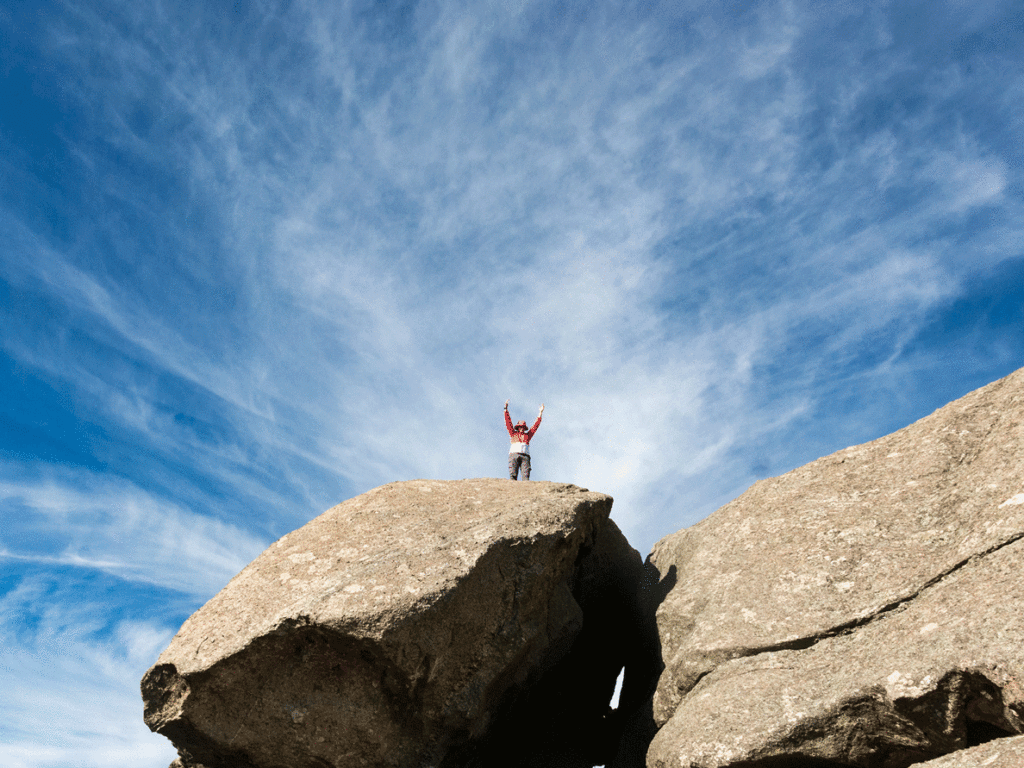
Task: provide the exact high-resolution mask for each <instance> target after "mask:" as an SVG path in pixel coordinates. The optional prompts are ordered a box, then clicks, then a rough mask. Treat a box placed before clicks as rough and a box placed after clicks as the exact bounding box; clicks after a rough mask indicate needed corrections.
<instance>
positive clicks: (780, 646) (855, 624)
mask: <svg viewBox="0 0 1024 768" xmlns="http://www.w3.org/2000/svg"><path fill="white" fill-rule="evenodd" d="M1021 539H1024V532H1021V533H1019V534H1017V535H1015V536H1011V537H1010V538H1008V539H1006V540H1005V541H1002V542H1000V543H999V544H996V545H994V546H991V547H989V548H988V549H986V550H984V551H983V552H976V553H975V554H973V555H971V556H970V557H966V558H964V559H963V560H961V561H959V562H957V563H956V564H954V565H953V566H951V567H950V568H948V569H946V570H945V571H943V572H942V573H940V574H938V575H937V576H935V577H933V578H931V579H929V580H928V581H926V582H925V583H924V584H923V585H922V586H921V588H920V589H918V590H917V591H915V592H913V593H912V594H910V595H907V596H905V597H901V598H900V599H898V600H894V601H893V602H891V603H889V604H887V605H884V606H882V607H881V608H879V609H878V610H877V611H875V612H874V613H872V614H871V615H869V616H863V617H861V618H859V619H854V620H853V621H848V622H846V623H844V624H839V625H837V626H835V627H833V628H831V629H828V630H826V631H824V632H820V633H817V634H814V635H811V636H809V637H801V638H799V639H797V640H788V641H786V642H783V643H774V644H772V645H765V646H759V647H757V648H744V649H742V650H739V651H736V652H733V653H729V652H727V653H726V654H725V656H726V658H727V659H743V658H750V657H752V656H758V655H760V654H762V653H775V652H777V651H804V650H807V649H808V648H813V647H814V646H815V645H817V644H818V643H820V642H822V641H823V640H828V639H830V638H833V637H841V636H843V635H848V634H850V633H851V632H853V631H855V630H857V629H860V628H861V627H864V626H867V625H869V624H871V623H873V622H875V621H879V620H881V619H883V618H885V617H886V616H887V615H889V614H891V613H892V612H893V611H896V610H898V609H899V608H901V607H903V606H904V605H906V604H907V603H910V602H911V601H913V600H915V599H916V598H918V597H920V596H921V595H923V594H924V593H925V592H927V591H928V590H929V589H931V588H932V587H935V586H937V585H938V584H940V583H941V582H942V581H943V580H944V579H946V578H948V577H950V576H952V575H953V574H954V573H956V572H957V571H959V570H960V569H962V568H964V567H966V566H967V565H969V564H970V563H973V562H977V561H978V560H981V559H983V558H985V557H987V556H989V555H991V554H993V553H995V552H998V551H999V550H1001V549H1004V548H1006V547H1008V546H1010V545H1012V544H1015V543H1017V542H1018V541H1020V540H1021ZM711 671H713V670H709V671H708V672H704V673H703V674H701V675H700V676H699V677H697V679H696V680H695V681H694V686H693V687H696V684H697V682H699V681H700V680H701V679H703V678H704V677H705V676H706V675H708V674H710V672H711ZM691 690H692V689H691Z"/></svg>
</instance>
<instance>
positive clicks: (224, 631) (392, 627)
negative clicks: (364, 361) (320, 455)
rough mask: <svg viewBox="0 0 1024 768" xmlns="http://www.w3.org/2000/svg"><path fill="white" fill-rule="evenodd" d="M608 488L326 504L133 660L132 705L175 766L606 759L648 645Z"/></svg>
mask: <svg viewBox="0 0 1024 768" xmlns="http://www.w3.org/2000/svg"><path fill="white" fill-rule="evenodd" d="M610 508H611V498H610V497H608V496H604V495H602V494H599V493H590V492H587V491H586V490H583V489H580V488H577V487H575V486H571V485H564V484H558V483H537V482H534V483H516V482H513V481H508V480H464V481H457V482H441V481H410V482H404V483H394V484H391V485H387V486H383V487H381V488H378V489H376V490H374V491H370V492H369V493H366V494H364V495H362V496H359V497H357V498H354V499H351V500H349V501H347V502H345V503H343V504H340V505H338V506H336V507H334V508H333V509H330V510H328V511H327V512H325V513H324V514H323V515H321V516H320V517H318V518H316V519H315V520H313V521H312V522H310V523H309V524H307V525H305V526H304V527H302V528H300V529H299V530H297V531H295V532H293V533H290V534H288V535H287V536H285V537H284V538H282V539H281V540H279V541H278V542H276V543H275V544H273V545H272V546H271V547H270V548H269V549H267V550H266V552H264V553H263V554H262V555H260V557H259V558H257V559H256V560H255V561H253V562H252V563H251V564H250V565H249V566H248V567H247V568H245V570H243V571H242V572H241V573H240V574H239V575H238V576H236V577H235V578H234V579H233V580H232V581H231V582H230V583H229V584H228V585H227V586H226V587H225V588H224V589H223V590H222V591H221V592H220V593H219V594H217V595H216V596H215V597H214V598H213V599H212V600H210V602H209V603H207V604H206V605H205V606H204V607H203V608H201V609H200V610H199V611H198V612H196V613H195V614H194V615H193V616H192V617H191V618H190V619H189V620H188V621H187V622H185V624H184V625H183V626H182V628H181V630H180V631H179V632H178V634H177V635H176V636H175V638H174V639H173V641H172V642H171V644H170V646H169V647H168V648H167V649H166V650H165V651H164V652H163V654H161V656H160V658H159V659H158V660H157V663H156V664H155V666H153V668H152V669H150V670H149V671H148V672H147V673H146V676H145V677H144V678H143V682H142V690H143V698H144V700H145V720H146V723H147V724H148V725H149V727H150V728H152V729H153V730H155V731H157V732H159V733H162V734H164V735H165V736H167V737H168V738H169V739H170V740H171V741H172V742H173V743H174V744H175V746H176V747H177V748H178V750H179V754H180V756H181V757H180V763H181V765H182V766H185V768H189V767H190V766H205V767H206V768H228V767H230V768H280V767H281V766H289V768H303V767H305V766H310V767H311V768H312V767H316V768H326V767H327V766H338V767H340V766H374V767H377V766H380V767H382V768H383V767H384V766H396V767H399V766H400V767H402V768H416V767H418V766H435V767H439V768H443V767H446V766H471V765H487V764H489V765H501V764H504V765H535V766H545V765H552V766H553V765H559V766H562V765H565V766H573V765H579V766H584V765H586V766H591V765H594V764H595V763H596V762H599V761H603V760H604V757H605V754H604V753H606V752H607V751H608V750H611V749H614V742H615V741H616V738H615V725H616V723H615V719H614V718H612V717H610V716H609V712H608V702H609V700H610V698H611V695H612V691H613V688H614V684H615V679H616V676H617V674H618V673H619V670H620V669H621V668H622V666H623V664H628V665H631V666H632V665H634V664H635V660H636V657H637V654H639V653H641V652H642V649H641V648H640V645H639V641H638V635H637V633H636V631H635V627H636V625H637V623H638V621H639V617H638V615H637V614H636V607H635V600H634V594H635V591H636V589H635V587H636V584H637V583H639V580H640V573H641V571H642V563H641V560H640V556H639V555H638V554H637V553H636V552H635V550H633V549H632V548H631V547H630V546H629V545H628V543H627V542H626V540H625V538H624V537H623V536H622V534H621V533H620V532H619V531H618V529H617V528H616V527H615V524H614V523H613V522H611V520H610V519H609V518H608V514H609V511H610ZM628 674H629V672H628V671H627V675H628Z"/></svg>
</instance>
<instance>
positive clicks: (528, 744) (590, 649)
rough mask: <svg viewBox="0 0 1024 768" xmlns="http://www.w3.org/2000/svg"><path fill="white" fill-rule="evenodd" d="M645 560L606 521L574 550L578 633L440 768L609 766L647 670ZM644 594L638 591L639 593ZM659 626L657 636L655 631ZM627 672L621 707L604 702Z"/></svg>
mask: <svg viewBox="0 0 1024 768" xmlns="http://www.w3.org/2000/svg"><path fill="white" fill-rule="evenodd" d="M644 575H645V566H644V563H643V561H642V560H641V558H640V555H639V553H637V552H636V550H634V549H633V548H632V547H630V546H629V543H628V542H627V541H626V539H625V537H624V536H623V535H622V533H621V531H619V529H618V527H617V526H616V525H615V523H614V522H612V521H611V520H609V521H608V522H607V524H606V525H604V526H602V527H601V529H600V530H599V531H598V532H597V534H596V537H595V540H594V541H593V542H592V543H590V545H589V546H587V547H586V548H584V550H582V551H581V553H580V557H579V558H578V560H577V569H576V576H575V579H574V582H573V584H572V597H573V599H575V601H576V602H577V603H578V604H579V606H580V608H581V609H582V612H583V625H582V628H581V630H580V633H579V634H578V635H577V637H576V638H575V640H574V641H573V643H572V647H571V648H570V649H568V651H567V653H566V654H565V655H564V657H563V658H561V659H560V660H558V661H557V663H555V664H554V665H553V666H552V667H551V668H550V669H548V670H547V671H545V672H544V673H543V674H542V675H541V676H539V677H538V678H537V679H535V680H531V681H526V683H525V684H524V685H522V686H520V687H519V688H518V689H515V690H513V691H511V692H510V694H509V695H508V696H507V697H506V700H505V702H504V703H503V705H502V706H501V708H500V709H499V711H498V713H497V714H496V715H495V717H494V718H493V720H492V726H491V728H490V729H489V732H488V734H487V736H486V738H485V739H484V740H483V741H481V742H477V743H475V744H467V745H465V746H463V747H462V748H458V749H453V750H451V751H450V752H449V755H448V757H447V758H446V759H445V760H444V762H443V763H442V764H441V766H440V768H485V767H486V768H502V766H509V768H513V767H514V768H521V767H523V766H529V767H530V768H593V766H597V765H611V764H612V760H613V759H614V757H615V755H616V752H617V751H618V750H619V748H620V741H621V736H622V734H623V731H624V729H625V728H626V726H627V724H628V723H629V721H630V719H631V717H632V716H633V715H634V712H633V711H632V710H634V709H637V708H638V707H639V706H642V702H643V699H644V695H645V693H646V691H647V690H648V688H650V689H651V690H652V691H653V687H652V686H651V683H650V678H651V675H652V673H654V680H655V681H656V679H657V677H656V673H657V672H658V671H660V662H655V661H654V660H653V659H652V658H651V654H652V649H651V635H650V630H649V624H650V622H649V621H648V619H647V610H646V609H645V606H644V605H643V604H641V601H640V599H639V598H638V590H637V585H638V584H641V583H642V581H643V579H644ZM641 592H643V591H641ZM656 636H657V635H656V633H655V634H654V637H655V638H656ZM623 670H624V676H623V681H624V682H623V689H622V696H621V697H620V706H619V707H618V709H615V710H613V709H612V708H611V706H610V702H611V698H612V695H613V693H614V690H615V682H616V679H617V678H618V675H619V672H620V671H623Z"/></svg>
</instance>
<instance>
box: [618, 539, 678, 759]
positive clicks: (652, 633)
mask: <svg viewBox="0 0 1024 768" xmlns="http://www.w3.org/2000/svg"><path fill="white" fill-rule="evenodd" d="M677 578H678V577H677V574H676V566H675V565H672V566H671V567H670V568H669V569H668V571H667V572H666V573H665V575H664V576H662V575H661V573H660V572H659V571H658V569H657V567H656V566H655V565H654V563H652V562H651V559H650V557H648V558H647V561H646V562H645V563H644V572H643V575H642V579H641V581H640V594H639V595H638V597H637V604H638V606H639V608H640V617H639V620H638V624H637V629H638V631H637V633H636V637H637V648H636V652H635V655H634V657H633V669H632V670H630V669H629V668H628V667H627V674H626V676H625V677H624V678H623V684H622V694H621V696H620V697H619V708H618V710H617V714H618V716H619V717H620V718H621V726H620V728H621V731H620V733H621V735H620V737H619V743H618V747H617V749H616V751H615V753H614V755H613V756H612V758H611V759H610V760H609V761H608V763H607V765H608V768H644V766H645V765H646V762H647V749H648V747H650V744H651V740H652V739H653V738H654V735H655V734H656V733H657V732H658V726H657V725H656V724H655V722H654V691H655V689H656V688H657V687H658V679H659V678H660V677H661V673H662V671H663V670H664V669H665V662H664V661H663V660H662V656H661V640H660V639H659V637H658V625H657V622H656V620H655V616H656V614H657V611H658V606H660V605H661V604H662V603H663V602H664V600H665V598H666V597H667V596H668V593H669V592H671V591H672V587H674V586H675V584H676V580H677Z"/></svg>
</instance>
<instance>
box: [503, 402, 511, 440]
mask: <svg viewBox="0 0 1024 768" xmlns="http://www.w3.org/2000/svg"><path fill="white" fill-rule="evenodd" d="M505 429H507V430H508V436H509V437H512V417H511V416H509V415H508V400H506V401H505Z"/></svg>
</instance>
